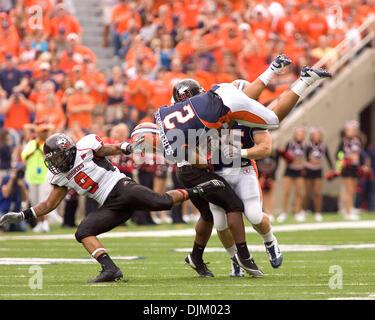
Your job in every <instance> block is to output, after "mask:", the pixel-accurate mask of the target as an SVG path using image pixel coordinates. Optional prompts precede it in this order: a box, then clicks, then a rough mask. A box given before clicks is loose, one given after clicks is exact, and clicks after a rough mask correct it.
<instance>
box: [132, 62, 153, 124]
mask: <svg viewBox="0 0 375 320" xmlns="http://www.w3.org/2000/svg"><path fill="white" fill-rule="evenodd" d="M151 91H152V87H151V83H150V81H149V80H148V79H146V78H145V77H144V69H143V67H141V66H139V67H138V68H137V77H136V78H135V79H130V80H129V81H128V95H129V104H130V105H131V106H134V107H136V108H137V109H138V110H139V113H140V118H143V117H144V116H145V114H146V111H147V107H148V105H149V104H150V93H151Z"/></svg>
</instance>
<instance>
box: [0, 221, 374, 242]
mask: <svg viewBox="0 0 375 320" xmlns="http://www.w3.org/2000/svg"><path fill="white" fill-rule="evenodd" d="M369 228H370V229H371V228H375V220H363V221H342V222H321V223H301V224H286V225H278V226H274V227H273V228H272V230H273V232H295V231H311V230H335V229H369ZM246 232H247V233H253V232H255V231H254V229H253V228H252V227H246ZM213 234H216V232H215V231H213ZM194 235H195V229H192V228H191V229H179V230H153V231H125V232H108V233H105V234H102V235H100V236H99V237H100V238H113V239H114V238H138V237H140V238H149V237H155V238H158V237H160V238H168V237H191V236H194ZM73 239H74V235H73V234H46V235H39V234H38V235H28V236H0V241H7V240H73Z"/></svg>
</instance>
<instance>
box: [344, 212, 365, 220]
mask: <svg viewBox="0 0 375 320" xmlns="http://www.w3.org/2000/svg"><path fill="white" fill-rule="evenodd" d="M360 219H361V218H360V217H359V216H358V215H356V214H354V213H350V214H344V220H348V221H358V220H360Z"/></svg>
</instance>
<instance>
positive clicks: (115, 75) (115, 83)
mask: <svg viewBox="0 0 375 320" xmlns="http://www.w3.org/2000/svg"><path fill="white" fill-rule="evenodd" d="M111 74H112V78H111V79H110V80H109V81H108V83H107V95H108V98H107V108H106V117H107V122H108V123H112V122H113V121H114V120H115V119H116V118H119V117H121V116H119V113H121V105H122V104H123V102H124V94H125V90H126V79H125V77H124V74H123V72H122V70H121V68H120V67H117V66H115V67H113V68H112V73H111Z"/></svg>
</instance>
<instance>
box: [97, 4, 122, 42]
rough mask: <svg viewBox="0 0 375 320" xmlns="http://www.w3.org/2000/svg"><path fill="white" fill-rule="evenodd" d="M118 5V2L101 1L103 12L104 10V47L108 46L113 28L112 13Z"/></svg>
mask: <svg viewBox="0 0 375 320" xmlns="http://www.w3.org/2000/svg"><path fill="white" fill-rule="evenodd" d="M117 3H118V1H117V0H101V5H102V10H103V24H104V27H103V40H102V46H103V47H107V46H108V36H109V31H110V27H111V18H112V12H113V9H114V8H115V6H116V4H117Z"/></svg>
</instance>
